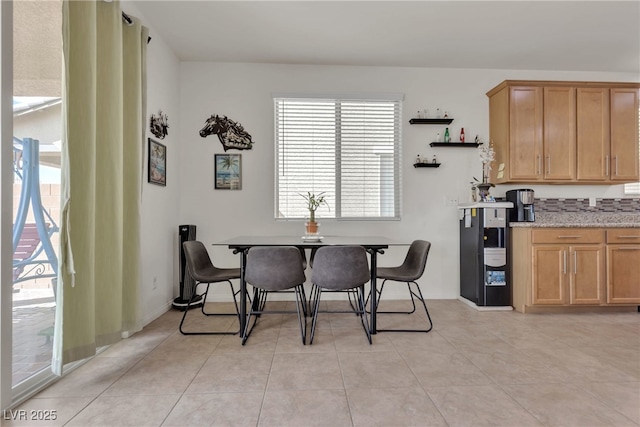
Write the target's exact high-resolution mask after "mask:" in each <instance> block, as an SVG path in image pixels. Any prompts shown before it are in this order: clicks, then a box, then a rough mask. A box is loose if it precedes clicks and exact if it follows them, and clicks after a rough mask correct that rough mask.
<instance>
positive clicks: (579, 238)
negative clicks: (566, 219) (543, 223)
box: [531, 228, 604, 245]
mask: <svg viewBox="0 0 640 427" xmlns="http://www.w3.org/2000/svg"><path fill="white" fill-rule="evenodd" d="M531 242H532V243H534V244H536V243H564V244H567V245H571V244H575V243H604V230H603V229H601V228H541V229H535V230H532V235H531Z"/></svg>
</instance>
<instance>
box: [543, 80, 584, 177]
mask: <svg viewBox="0 0 640 427" xmlns="http://www.w3.org/2000/svg"><path fill="white" fill-rule="evenodd" d="M543 94H544V96H543V97H544V101H543V109H542V110H543V116H544V120H543V129H544V132H543V135H544V137H543V150H542V155H543V157H542V163H543V164H542V170H543V179H544V180H545V181H549V180H551V181H571V180H575V178H576V126H575V123H576V89H575V88H573V87H545V88H544V91H543Z"/></svg>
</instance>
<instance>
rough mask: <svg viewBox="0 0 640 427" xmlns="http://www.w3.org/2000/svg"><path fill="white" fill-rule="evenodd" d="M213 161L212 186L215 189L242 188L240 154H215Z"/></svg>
mask: <svg viewBox="0 0 640 427" xmlns="http://www.w3.org/2000/svg"><path fill="white" fill-rule="evenodd" d="M214 163H215V176H214V180H215V182H214V184H215V187H214V188H215V189H216V190H241V189H242V157H241V155H240V154H216V155H215V161H214Z"/></svg>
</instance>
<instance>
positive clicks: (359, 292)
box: [356, 285, 372, 345]
mask: <svg viewBox="0 0 640 427" xmlns="http://www.w3.org/2000/svg"><path fill="white" fill-rule="evenodd" d="M356 294H357V296H358V306H359V307H360V309H359V310H358V313H359V314H360V321H361V322H362V327H363V328H364V332H365V334H367V340H368V341H369V345H371V344H372V342H371V332H370V331H369V319H367V310H366V307H367V306H366V305H365V302H364V285H363V286H360V287H359V288H358V290H357V291H356Z"/></svg>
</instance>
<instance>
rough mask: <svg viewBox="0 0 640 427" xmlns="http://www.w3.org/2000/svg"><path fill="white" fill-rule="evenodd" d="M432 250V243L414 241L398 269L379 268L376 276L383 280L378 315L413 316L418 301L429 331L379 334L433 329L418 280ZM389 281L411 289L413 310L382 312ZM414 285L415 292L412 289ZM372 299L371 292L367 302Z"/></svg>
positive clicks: (378, 330) (389, 330)
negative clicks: (383, 294) (382, 303)
mask: <svg viewBox="0 0 640 427" xmlns="http://www.w3.org/2000/svg"><path fill="white" fill-rule="evenodd" d="M430 249H431V243H430V242H427V241H426V240H414V241H413V242H411V245H410V246H409V250H408V251H407V254H406V256H405V259H404V262H403V263H402V264H401V265H399V266H397V267H378V268H377V269H376V275H377V277H378V279H383V281H382V285H380V289H378V309H377V310H376V313H377V314H378V315H380V314H412V313H415V311H416V303H415V300H416V299H418V300H419V301H420V302H421V303H422V306H423V307H424V312H425V313H426V315H427V320H428V321H429V327H428V328H427V329H377V332H429V331H430V330H431V329H433V322H432V321H431V316H430V315H429V310H428V309H427V304H426V303H425V301H424V297H423V295H422V291H421V290H420V286H419V285H418V282H417V280H418V279H420V277H422V275H423V274H424V270H425V267H426V265H427V258H428V256H429V250H430ZM387 281H394V282H404V283H406V284H407V288H408V289H409V296H410V297H411V304H412V305H413V309H412V310H410V311H382V310H380V303H379V301H380V297H381V296H382V291H383V290H384V285H385V284H386V283H387ZM411 285H414V287H415V291H414V290H413V289H412V288H411ZM370 297H371V292H369V296H368V297H367V302H368V301H369V298H370Z"/></svg>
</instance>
